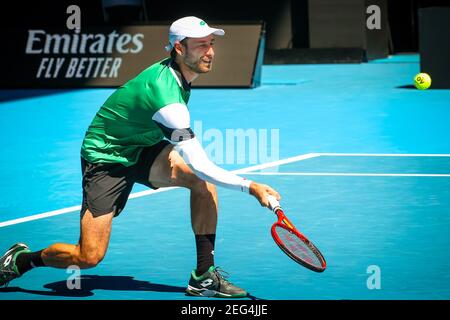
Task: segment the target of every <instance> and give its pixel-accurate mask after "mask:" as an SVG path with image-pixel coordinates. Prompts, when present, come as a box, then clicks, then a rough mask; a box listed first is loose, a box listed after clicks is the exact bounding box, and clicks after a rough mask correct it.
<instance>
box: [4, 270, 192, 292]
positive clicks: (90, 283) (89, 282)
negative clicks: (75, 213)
mask: <svg viewBox="0 0 450 320" xmlns="http://www.w3.org/2000/svg"><path fill="white" fill-rule="evenodd" d="M80 280H81V281H80V286H79V287H80V289H76V288H74V289H69V288H68V286H67V281H57V282H52V283H48V284H46V285H44V288H47V289H50V291H44V290H28V289H22V288H20V287H7V288H2V289H0V293H1V292H23V293H29V294H35V295H42V296H57V297H89V296H93V295H94V291H95V290H117V291H153V292H179V293H184V292H185V289H186V288H185V287H177V286H169V285H165V284H158V283H151V282H148V281H139V280H135V279H134V278H133V277H129V276H97V275H84V276H82V277H81V279H80Z"/></svg>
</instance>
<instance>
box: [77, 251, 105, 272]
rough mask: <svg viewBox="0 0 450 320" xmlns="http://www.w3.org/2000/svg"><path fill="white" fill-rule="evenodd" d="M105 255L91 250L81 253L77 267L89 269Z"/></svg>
mask: <svg viewBox="0 0 450 320" xmlns="http://www.w3.org/2000/svg"><path fill="white" fill-rule="evenodd" d="M104 257H105V254H104V253H99V252H93V253H87V254H86V253H85V254H81V255H80V257H79V259H78V260H79V267H80V268H81V269H89V268H94V267H96V266H97V265H98V264H99V263H100V262H102V260H103V258H104Z"/></svg>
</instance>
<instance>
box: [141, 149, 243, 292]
mask: <svg viewBox="0 0 450 320" xmlns="http://www.w3.org/2000/svg"><path fill="white" fill-rule="evenodd" d="M149 181H150V183H151V185H153V186H154V187H175V186H178V187H185V188H188V189H189V190H190V192H191V194H190V209H191V223H192V229H193V231H194V234H195V240H196V247H197V269H196V270H194V271H192V273H191V279H190V281H189V286H188V289H187V292H188V293H189V294H192V295H203V296H216V297H227V298H230V297H244V296H246V295H247V293H246V292H245V290H243V289H241V288H239V287H237V286H235V285H233V284H232V283H230V282H229V281H227V280H225V279H224V277H223V276H222V275H221V274H220V273H219V270H218V269H217V268H215V267H214V245H215V236H216V228H217V216H218V197H217V191H216V187H215V186H214V185H212V184H210V183H208V182H206V181H204V180H202V179H200V178H198V177H197V176H196V175H195V174H194V172H193V171H192V170H191V169H190V168H189V166H188V165H187V164H186V163H185V162H184V160H183V158H182V157H181V156H180V154H179V153H178V152H177V151H176V150H174V148H173V146H172V145H167V146H166V147H165V148H164V149H162V151H161V152H160V153H159V154H158V156H157V157H156V158H155V160H154V161H153V164H152V166H151V169H150V173H149Z"/></svg>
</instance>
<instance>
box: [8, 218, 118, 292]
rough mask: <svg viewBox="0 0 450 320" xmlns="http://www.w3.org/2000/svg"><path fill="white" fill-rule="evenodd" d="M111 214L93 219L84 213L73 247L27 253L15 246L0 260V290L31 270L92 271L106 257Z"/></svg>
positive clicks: (60, 245)
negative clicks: (62, 269)
mask: <svg viewBox="0 0 450 320" xmlns="http://www.w3.org/2000/svg"><path fill="white" fill-rule="evenodd" d="M112 217H113V213H112V212H111V213H109V214H105V215H101V216H99V217H95V218H94V217H93V215H92V213H91V212H90V211H89V210H86V211H85V213H84V215H83V218H82V219H81V223H80V225H81V228H80V230H81V231H80V233H81V234H80V239H79V243H78V244H76V245H73V244H66V243H55V244H53V245H51V246H49V247H48V248H46V249H43V250H40V251H36V252H31V250H30V249H29V248H28V246H27V245H25V244H23V243H17V244H15V245H13V246H12V247H11V248H10V249H9V250H8V251H7V252H6V253H5V254H4V255H3V257H2V258H0V263H1V265H0V286H4V285H7V284H8V283H9V282H10V281H11V280H13V279H15V278H18V277H20V276H22V275H23V274H24V273H26V272H28V271H30V270H31V269H32V268H35V267H43V266H47V267H54V268H67V267H69V266H72V265H75V266H78V267H79V268H81V269H86V268H93V267H95V266H96V265H97V264H98V263H100V261H102V259H103V257H104V256H105V254H106V250H107V248H108V243H109V238H110V234H111V225H112Z"/></svg>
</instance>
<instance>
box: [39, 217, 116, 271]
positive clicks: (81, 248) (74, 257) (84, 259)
mask: <svg viewBox="0 0 450 320" xmlns="http://www.w3.org/2000/svg"><path fill="white" fill-rule="evenodd" d="M113 215H114V213H113V212H111V213H108V214H104V215H100V216H98V217H94V216H93V215H92V213H91V212H90V211H89V210H88V209H86V211H85V212H84V214H83V217H82V219H81V222H80V230H81V231H80V239H79V243H78V244H76V245H71V244H65V243H55V244H53V245H51V246H50V247H48V248H47V249H44V250H43V251H42V260H43V262H44V264H45V265H46V266H49V267H55V268H67V267H69V266H71V265H76V266H78V267H79V268H81V269H87V268H93V267H95V266H96V265H98V264H99V263H100V262H101V261H102V260H103V258H104V257H105V254H106V251H107V249H108V244H109V239H110V236H111V227H112V219H113Z"/></svg>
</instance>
